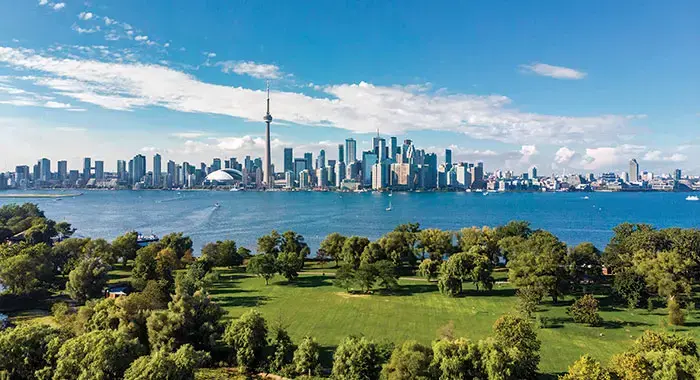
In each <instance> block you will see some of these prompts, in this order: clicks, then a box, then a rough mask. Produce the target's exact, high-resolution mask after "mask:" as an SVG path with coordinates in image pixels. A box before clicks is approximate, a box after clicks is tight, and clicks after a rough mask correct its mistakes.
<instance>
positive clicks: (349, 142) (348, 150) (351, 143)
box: [345, 137, 357, 164]
mask: <svg viewBox="0 0 700 380" xmlns="http://www.w3.org/2000/svg"><path fill="white" fill-rule="evenodd" d="M355 161H357V141H355V139H353V138H352V137H351V138H349V139H345V163H346V164H351V163H353V162H355Z"/></svg>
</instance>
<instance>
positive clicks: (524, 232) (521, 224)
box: [495, 220, 532, 240]
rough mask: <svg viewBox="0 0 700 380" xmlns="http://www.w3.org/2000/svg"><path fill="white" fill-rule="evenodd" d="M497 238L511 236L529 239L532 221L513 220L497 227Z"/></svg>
mask: <svg viewBox="0 0 700 380" xmlns="http://www.w3.org/2000/svg"><path fill="white" fill-rule="evenodd" d="M495 234H496V240H501V239H505V238H509V237H519V238H523V239H527V238H529V237H530V235H531V234H532V229H531V228H530V222H526V221H523V220H511V221H510V222H508V223H507V224H506V225H503V226H498V227H496V232H495Z"/></svg>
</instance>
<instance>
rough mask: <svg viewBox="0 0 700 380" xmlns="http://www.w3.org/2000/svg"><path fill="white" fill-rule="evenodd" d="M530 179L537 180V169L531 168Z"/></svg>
mask: <svg viewBox="0 0 700 380" xmlns="http://www.w3.org/2000/svg"><path fill="white" fill-rule="evenodd" d="M530 178H532V179H536V178H537V167H536V166H533V167H531V168H530Z"/></svg>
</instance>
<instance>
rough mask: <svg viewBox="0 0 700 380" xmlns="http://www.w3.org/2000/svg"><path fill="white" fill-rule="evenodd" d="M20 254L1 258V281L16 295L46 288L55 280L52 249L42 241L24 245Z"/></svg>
mask: <svg viewBox="0 0 700 380" xmlns="http://www.w3.org/2000/svg"><path fill="white" fill-rule="evenodd" d="M20 249H21V250H20V251H19V253H18V254H16V255H14V256H9V257H6V258H4V259H2V260H0V281H1V282H2V284H3V285H4V286H5V287H6V288H7V289H8V290H9V292H10V293H12V294H16V295H28V294H30V293H33V292H35V291H38V290H42V289H46V288H47V287H49V286H50V285H51V283H52V282H53V277H54V276H53V271H52V267H53V266H52V264H51V263H50V261H49V258H48V257H49V254H50V252H51V250H50V249H49V247H48V246H47V245H46V244H44V243H40V244H37V245H34V246H22V247H21V248H20Z"/></svg>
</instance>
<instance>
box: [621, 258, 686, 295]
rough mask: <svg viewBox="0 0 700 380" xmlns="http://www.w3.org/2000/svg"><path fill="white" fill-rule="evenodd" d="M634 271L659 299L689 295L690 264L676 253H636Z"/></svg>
mask: <svg viewBox="0 0 700 380" xmlns="http://www.w3.org/2000/svg"><path fill="white" fill-rule="evenodd" d="M633 263H634V269H635V271H636V272H637V273H639V274H641V275H642V276H644V279H645V281H646V283H647V287H648V288H649V289H651V290H652V291H653V292H655V293H657V294H658V295H659V296H661V297H665V298H670V297H677V296H684V295H687V294H689V293H690V290H691V289H690V278H689V276H690V269H691V268H692V262H691V261H690V259H688V258H687V257H682V256H681V255H680V253H678V251H676V250H673V251H658V252H657V251H638V252H637V253H635V254H634V258H633Z"/></svg>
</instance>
